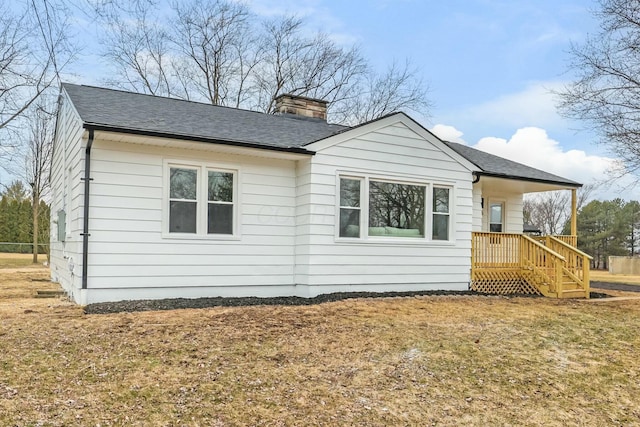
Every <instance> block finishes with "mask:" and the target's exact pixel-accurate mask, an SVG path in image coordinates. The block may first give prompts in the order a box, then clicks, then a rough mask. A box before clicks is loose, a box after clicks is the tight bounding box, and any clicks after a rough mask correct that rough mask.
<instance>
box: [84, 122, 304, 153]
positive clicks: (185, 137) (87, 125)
mask: <svg viewBox="0 0 640 427" xmlns="http://www.w3.org/2000/svg"><path fill="white" fill-rule="evenodd" d="M83 128H84V129H87V130H88V129H93V130H96V131H104V132H117V133H126V134H131V135H142V136H151V137H155V138H170V139H181V140H185V141H194V142H205V143H208V144H219V145H230V146H234V147H245V148H255V149H260V150H269V151H280V152H285V153H296V154H306V155H309V156H313V155H315V154H316V153H315V151H311V150H307V149H305V148H301V147H277V146H273V145H262V144H257V143H254V142H244V141H232V140H223V139H214V138H206V137H202V136H194V135H182V134H172V133H166V132H155V131H149V130H144V129H131V128H124V127H118V126H109V125H104V124H98V123H88V122H84V123H83Z"/></svg>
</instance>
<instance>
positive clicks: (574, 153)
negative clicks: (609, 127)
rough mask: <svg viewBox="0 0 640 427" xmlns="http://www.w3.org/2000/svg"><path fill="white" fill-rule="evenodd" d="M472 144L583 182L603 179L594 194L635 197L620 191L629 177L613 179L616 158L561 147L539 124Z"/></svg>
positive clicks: (625, 185) (595, 181)
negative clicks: (501, 136)
mask: <svg viewBox="0 0 640 427" xmlns="http://www.w3.org/2000/svg"><path fill="white" fill-rule="evenodd" d="M473 147H474V148H477V149H479V150H482V151H485V152H487V153H491V154H495V155H498V156H501V157H504V158H507V159H510V160H513V161H516V162H519V163H522V164H525V165H528V166H531V167H534V168H537V169H541V170H544V171H547V172H551V173H553V174H556V175H559V176H561V177H565V178H569V179H572V180H574V181H578V182H581V183H583V184H589V183H600V184H602V183H606V184H607V185H603V186H601V187H600V188H599V191H598V193H597V194H594V197H598V198H607V199H610V198H613V197H623V198H626V199H628V198H631V197H633V198H637V195H635V194H630V193H626V194H622V193H621V192H622V191H623V190H624V189H628V188H629V184H630V183H631V181H632V179H631V178H630V177H627V178H623V179H620V180H616V181H615V182H612V180H611V172H612V171H613V170H614V169H616V168H617V167H618V162H617V161H616V159H613V158H610V157H605V156H597V155H592V154H588V153H586V152H585V151H583V150H568V151H564V150H563V148H562V146H561V145H560V143H559V142H558V141H556V140H554V139H552V138H550V137H549V135H547V132H546V131H545V130H544V129H541V128H537V127H525V128H520V129H518V130H517V131H516V132H515V133H514V134H513V135H512V136H511V138H509V140H506V139H504V138H496V137H485V138H482V139H480V140H479V141H478V143H477V144H475V145H474V146H473Z"/></svg>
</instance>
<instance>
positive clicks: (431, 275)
mask: <svg viewBox="0 0 640 427" xmlns="http://www.w3.org/2000/svg"><path fill="white" fill-rule="evenodd" d="M418 132H419V131H415V130H413V129H410V128H409V127H408V126H407V125H405V124H404V123H393V124H390V125H386V126H380V127H378V128H377V129H372V130H371V131H370V132H365V131H363V132H362V133H361V134H360V135H359V136H357V137H354V138H352V139H346V138H345V140H343V141H340V142H338V143H336V144H335V145H330V144H328V146H321V147H320V148H316V147H314V146H313V145H312V146H311V147H310V149H317V152H316V155H315V156H314V157H313V158H312V159H310V160H309V161H307V162H305V163H304V164H302V165H301V166H299V169H298V170H299V180H298V196H297V199H298V212H297V218H298V220H299V222H298V227H297V228H298V237H297V243H298V244H297V247H296V283H298V284H301V285H305V286H307V292H308V295H316V294H319V293H324V292H334V291H347V290H354V291H356V290H366V289H368V290H372V291H401V290H415V289H459V290H460V289H467V287H468V282H469V271H470V267H471V265H470V249H471V226H472V191H471V187H472V186H471V178H472V177H471V172H470V171H469V170H468V169H466V168H465V167H463V166H462V165H461V164H460V163H458V162H457V161H456V160H455V159H454V158H452V157H451V156H450V155H449V154H448V153H445V152H443V150H441V148H440V147H438V146H437V145H436V144H437V141H436V140H435V138H434V139H433V140H429V135H426V136H425V135H424V134H418ZM358 173H360V174H361V176H372V177H373V176H377V177H381V178H383V179H392V180H395V181H398V182H407V183H412V182H417V183H428V185H429V186H439V187H446V188H451V189H452V191H451V196H452V199H451V213H450V215H451V225H452V226H451V229H450V230H449V233H450V240H449V241H445V242H440V241H431V240H430V239H377V241H369V240H366V239H346V238H342V239H340V238H339V237H338V232H337V230H336V227H337V226H338V225H337V224H338V223H339V221H338V219H337V215H338V214H339V209H337V208H336V207H337V206H338V204H339V200H338V196H339V193H338V191H339V179H336V177H337V176H338V177H340V176H343V177H349V176H354V175H355V174H358ZM356 176H357V175H356ZM301 177H303V179H300V178H301ZM428 200H429V201H430V200H431V199H430V197H429V198H428ZM362 203H363V204H365V202H364V201H363V202H362ZM429 203H430V202H429ZM430 209H431V207H430V206H429V211H430ZM429 215H430V214H429ZM429 222H430V221H429ZM428 236H430V234H428ZM365 240H366V241H365Z"/></svg>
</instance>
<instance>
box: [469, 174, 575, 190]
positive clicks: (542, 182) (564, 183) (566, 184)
mask: <svg viewBox="0 0 640 427" xmlns="http://www.w3.org/2000/svg"><path fill="white" fill-rule="evenodd" d="M475 174H476V175H479V176H490V177H493V178H503V179H513V180H516V181H526V182H538V183H540V184H551V185H562V186H565V187H572V188H580V187H582V184H580V183H578V182H566V181H554V180H550V179H539V178H529V177H523V176H516V175H506V174H501V173H494V172H485V171H480V172H475Z"/></svg>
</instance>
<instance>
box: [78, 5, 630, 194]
mask: <svg viewBox="0 0 640 427" xmlns="http://www.w3.org/2000/svg"><path fill="white" fill-rule="evenodd" d="M246 3H247V4H248V5H249V6H250V8H251V9H252V10H253V11H254V12H255V13H257V14H258V15H264V16H270V15H277V14H283V13H287V14H291V13H294V14H297V15H299V16H303V17H305V18H306V20H307V23H308V24H309V27H310V28H311V29H312V30H322V31H323V32H325V33H328V34H329V35H330V36H331V37H332V38H333V39H334V40H336V41H337V42H339V43H345V44H353V43H355V44H357V45H359V46H360V47H361V49H362V50H363V52H364V53H365V55H366V56H367V57H368V58H369V59H370V60H371V62H372V64H373V65H374V66H375V67H377V68H379V69H381V70H382V69H384V68H385V67H386V66H387V65H388V64H390V63H392V62H393V61H394V60H395V61H398V62H400V63H402V62H404V60H405V58H409V59H410V60H411V62H412V64H413V65H414V66H415V67H416V68H417V69H418V70H419V73H420V76H421V77H422V78H423V79H424V81H425V82H426V83H427V84H428V86H429V88H430V99H431V101H432V102H433V104H434V107H433V109H432V112H431V116H430V117H414V118H416V119H417V120H418V121H420V122H421V123H423V124H424V125H425V126H426V127H427V128H429V129H433V131H434V133H436V134H437V135H439V136H441V137H443V138H447V139H450V140H456V141H459V142H464V143H467V144H469V145H472V146H476V147H478V148H480V149H483V150H486V151H489V152H492V153H494V154H499V155H503V156H505V157H508V158H511V159H513V160H516V161H520V162H523V163H526V164H530V165H532V166H535V167H538V168H541V169H544V170H547V171H550V172H553V173H556V174H559V175H561V176H565V177H567V178H571V179H574V180H577V181H580V182H584V183H589V182H591V181H593V180H603V179H606V178H607V175H606V173H605V172H606V170H607V169H608V168H610V167H611V165H612V160H611V159H609V158H608V157H607V153H606V150H605V148H604V147H602V146H598V145H596V144H595V141H596V138H595V136H594V135H593V134H591V133H590V132H587V131H580V130H579V129H580V128H581V126H582V124H581V123H576V122H570V121H568V120H565V119H563V118H562V117H560V116H559V115H558V114H557V112H556V110H555V102H556V101H555V99H554V96H553V95H552V94H551V93H550V91H551V90H553V89H560V88H562V86H563V85H564V84H566V83H568V82H569V81H570V80H571V78H572V77H573V76H572V74H571V73H570V72H568V64H569V60H570V58H569V55H568V53H567V51H568V50H569V47H570V45H571V43H581V42H583V41H584V40H585V37H586V36H587V35H588V34H594V33H596V32H597V30H598V23H597V21H596V20H595V18H594V17H593V15H592V14H591V10H592V9H593V8H595V7H596V6H597V4H596V2H595V0H556V1H549V0H517V1H508V0H450V1H420V0H395V1H391V0H371V1H345V0H247V1H246ZM80 25H81V24H80ZM79 32H80V33H82V28H79ZM84 34H85V35H86V34H87V33H86V32H85V33H84ZM87 46H88V51H87V52H85V53H84V58H83V60H82V61H80V62H79V63H78V64H77V66H76V67H75V72H76V73H77V77H76V78H74V79H72V80H75V81H77V82H80V83H88V84H98V85H99V84H100V79H101V78H102V77H104V75H102V74H101V73H104V71H103V67H101V66H100V59H99V58H98V57H97V56H94V55H91V54H90V53H89V51H91V50H92V49H91V47H90V46H91V41H90V40H89V41H88V42H87ZM626 182H628V180H627V181H623V182H622V184H625V183H626ZM623 186H624V185H623ZM620 191H621V187H620V186H612V187H607V188H606V189H604V190H602V191H601V193H600V194H599V195H598V197H600V198H612V197H618V196H621V193H620ZM625 194H626V195H627V198H628V197H630V196H629V194H631V193H629V192H627V193H625ZM635 197H637V196H635Z"/></svg>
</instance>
